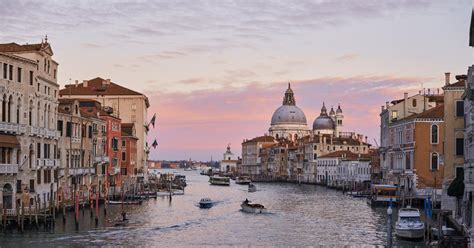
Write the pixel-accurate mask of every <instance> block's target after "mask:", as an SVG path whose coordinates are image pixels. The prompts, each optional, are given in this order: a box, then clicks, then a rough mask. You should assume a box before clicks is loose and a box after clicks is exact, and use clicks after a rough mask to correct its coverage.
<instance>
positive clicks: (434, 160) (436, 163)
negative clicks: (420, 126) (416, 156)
mask: <svg viewBox="0 0 474 248" xmlns="http://www.w3.org/2000/svg"><path fill="white" fill-rule="evenodd" d="M438 166H439V156H438V153H436V152H433V153H431V170H433V171H436V170H438Z"/></svg>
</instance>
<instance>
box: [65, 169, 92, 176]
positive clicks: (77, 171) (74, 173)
mask: <svg viewBox="0 0 474 248" xmlns="http://www.w3.org/2000/svg"><path fill="white" fill-rule="evenodd" d="M88 171H89V168H70V169H69V175H70V176H78V175H84V174H87V173H88Z"/></svg>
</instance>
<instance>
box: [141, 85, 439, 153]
mask: <svg viewBox="0 0 474 248" xmlns="http://www.w3.org/2000/svg"><path fill="white" fill-rule="evenodd" d="M429 80H430V79H429V78H428V79H427V78H396V77H390V76H377V77H370V76H359V77H352V78H319V79H308V80H295V81H292V82H291V87H292V88H293V90H294V92H295V97H296V103H297V105H298V106H299V107H301V108H302V109H303V111H304V112H305V114H306V117H307V119H308V126H309V127H310V128H311V126H312V122H313V120H314V119H315V117H317V115H319V112H320V108H321V105H322V102H323V101H325V102H326V104H327V106H328V107H331V106H334V107H335V108H336V107H337V105H338V104H339V103H340V104H341V107H342V109H343V113H344V115H345V130H346V131H356V132H359V133H363V134H365V135H367V136H368V137H369V139H370V140H369V141H371V142H370V143H374V142H373V139H378V135H379V134H378V125H379V118H378V114H379V112H380V105H383V104H384V102H385V101H386V99H392V98H397V97H401V96H402V95H403V92H404V91H406V90H410V91H411V93H413V94H414V93H416V86H417V85H419V83H421V82H426V81H429ZM286 88H287V82H273V83H269V84H261V83H251V84H248V85H247V86H245V87H228V88H223V89H219V90H197V91H193V92H190V93H166V94H162V93H158V92H156V93H154V94H153V95H150V96H149V97H150V102H151V106H152V107H151V109H150V110H149V114H150V115H152V114H153V113H155V112H156V113H157V128H156V129H154V130H152V131H151V133H150V140H152V139H154V138H157V140H158V143H159V148H158V149H157V150H156V152H155V151H153V152H152V154H151V157H152V158H163V157H164V156H165V155H166V158H169V159H178V158H188V157H191V158H196V159H210V157H211V156H213V158H216V157H218V158H220V155H221V153H222V152H223V151H224V149H225V146H226V144H227V143H231V144H232V148H233V151H234V152H235V153H237V154H240V149H241V142H242V140H243V139H244V138H252V137H255V136H258V135H263V134H264V133H266V132H268V128H269V125H270V119H271V115H272V114H273V111H274V110H275V109H276V108H277V107H279V106H280V105H281V102H282V99H283V94H284V91H285V90H286Z"/></svg>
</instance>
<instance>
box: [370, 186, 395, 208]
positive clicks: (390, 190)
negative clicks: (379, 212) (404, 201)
mask: <svg viewBox="0 0 474 248" xmlns="http://www.w3.org/2000/svg"><path fill="white" fill-rule="evenodd" d="M399 199H400V196H399V195H398V186H396V185H389V184H374V185H372V187H371V189H370V195H369V196H368V197H367V204H369V205H370V206H372V207H378V206H388V205H389V204H390V202H392V203H393V204H397V203H398V201H399Z"/></svg>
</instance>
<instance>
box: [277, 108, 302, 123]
mask: <svg viewBox="0 0 474 248" xmlns="http://www.w3.org/2000/svg"><path fill="white" fill-rule="evenodd" d="M278 124H301V125H307V122H306V116H305V114H304V113H303V111H302V110H301V109H300V108H298V107H297V106H296V105H282V106H280V107H279V108H278V109H277V110H275V113H273V116H272V122H271V125H278Z"/></svg>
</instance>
